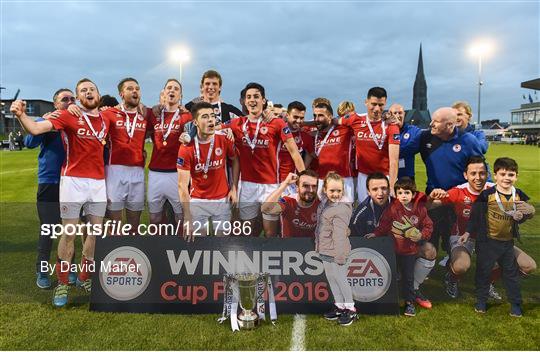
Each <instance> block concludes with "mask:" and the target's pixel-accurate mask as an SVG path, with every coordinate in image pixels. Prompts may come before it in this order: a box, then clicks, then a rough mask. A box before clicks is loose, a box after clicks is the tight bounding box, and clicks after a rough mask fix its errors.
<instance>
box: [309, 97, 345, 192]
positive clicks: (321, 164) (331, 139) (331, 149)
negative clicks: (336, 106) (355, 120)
mask: <svg viewBox="0 0 540 352" xmlns="http://www.w3.org/2000/svg"><path fill="white" fill-rule="evenodd" d="M312 107H313V120H314V123H315V125H316V126H317V130H316V132H315V136H314V140H313V139H312V142H311V143H309V146H307V147H308V148H307V149H308V150H307V151H308V154H307V155H306V163H305V164H306V167H309V165H311V163H312V162H313V161H314V160H315V159H316V160H317V161H318V165H317V168H316V169H315V171H316V172H317V173H318V174H319V178H320V179H321V180H322V179H324V178H325V177H326V174H328V172H330V171H335V172H336V173H338V174H339V175H340V176H341V177H343V180H344V197H343V201H346V202H352V201H353V200H354V181H353V177H352V170H351V164H350V162H349V160H351V150H352V140H351V139H352V137H353V133H352V130H351V129H350V128H348V127H346V126H340V125H337V126H336V125H335V124H333V123H332V115H333V114H334V110H333V109H332V104H331V103H330V100H328V99H326V98H317V99H315V100H313V104H312ZM321 189H322V182H319V192H321Z"/></svg>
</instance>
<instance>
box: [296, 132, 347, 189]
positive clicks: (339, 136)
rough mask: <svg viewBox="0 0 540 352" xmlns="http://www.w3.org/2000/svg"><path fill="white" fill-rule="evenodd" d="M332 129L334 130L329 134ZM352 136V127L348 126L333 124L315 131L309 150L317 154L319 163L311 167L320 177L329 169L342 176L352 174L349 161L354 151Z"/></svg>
mask: <svg viewBox="0 0 540 352" xmlns="http://www.w3.org/2000/svg"><path fill="white" fill-rule="evenodd" d="M330 130H332V131H331V132H330V133H329V134H328V132H329V131H330ZM352 137H353V133H352V131H351V129H350V128H349V127H346V126H334V125H331V126H330V127H329V128H328V129H327V130H326V131H317V132H315V136H314V137H313V139H312V140H313V143H312V145H311V146H309V148H311V149H310V150H308V152H309V153H311V154H315V156H316V157H317V159H318V165H313V166H311V165H310V167H312V168H313V169H314V170H315V171H317V173H318V174H319V178H320V179H324V178H325V177H326V174H328V172H329V171H335V172H337V173H338V174H339V175H340V176H341V177H351V176H352V170H351V164H350V162H349V160H351V153H352V143H351V138H352ZM325 138H326V140H325ZM306 149H307V148H306ZM317 154H318V155H317ZM315 166H317V167H316V168H315Z"/></svg>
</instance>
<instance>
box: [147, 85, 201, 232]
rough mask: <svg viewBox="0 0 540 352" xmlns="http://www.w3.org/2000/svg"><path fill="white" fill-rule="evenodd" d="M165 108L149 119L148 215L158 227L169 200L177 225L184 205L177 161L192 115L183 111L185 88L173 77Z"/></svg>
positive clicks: (167, 92)
mask: <svg viewBox="0 0 540 352" xmlns="http://www.w3.org/2000/svg"><path fill="white" fill-rule="evenodd" d="M161 99H162V102H163V103H164V104H163V106H162V109H160V111H159V112H158V113H157V114H155V115H154V113H153V114H151V115H150V116H149V120H148V132H149V134H150V135H151V138H152V142H153V145H154V147H153V149H152V156H151V158H150V164H149V165H148V168H149V169H150V170H149V171H148V212H149V213H150V223H152V224H158V223H160V222H161V221H162V219H163V206H164V204H165V201H167V200H168V201H169V203H170V204H171V206H172V208H173V211H174V217H175V222H176V223H177V224H179V223H180V221H181V217H182V204H181V203H180V198H179V195H178V172H177V170H176V158H177V156H178V149H179V148H180V141H179V138H180V135H181V133H182V131H183V130H184V125H185V124H186V123H187V122H189V121H191V114H190V113H188V112H182V111H181V109H180V108H181V106H180V100H181V99H182V85H181V84H180V82H179V81H178V80H177V79H174V78H170V79H168V80H167V82H166V83H165V86H164V88H163V96H162V98H161Z"/></svg>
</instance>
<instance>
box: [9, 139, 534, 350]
mask: <svg viewBox="0 0 540 352" xmlns="http://www.w3.org/2000/svg"><path fill="white" fill-rule="evenodd" d="M36 156H37V151H35V150H34V151H32V150H24V151H22V152H7V151H6V152H0V275H1V277H2V280H0V302H1V305H0V323H1V325H0V327H1V331H2V333H1V334H0V349H2V350H6V349H33V350H44V349H46V350H67V349H69V350H81V349H84V350H88V349H89V350H94V349H97V350H131V349H145V350H169V349H181V350H186V349H187V350H194V349H209V350H215V349H220V350H244V349H249V350H286V349H289V348H290V343H291V334H292V326H293V320H294V317H293V316H292V315H280V316H279V319H278V324H277V325H276V326H271V325H268V324H265V325H264V326H263V327H261V328H260V329H258V330H256V331H249V332H241V333H234V334H233V333H232V332H231V331H230V327H229V325H228V324H224V325H219V324H218V323H216V318H217V317H218V314H216V315H174V314H124V313H94V312H89V311H88V297H87V295H85V294H83V293H81V292H80V291H77V290H71V293H72V295H71V296H70V301H71V302H70V305H69V307H68V308H66V309H54V308H53V307H52V306H51V304H50V299H51V294H52V292H51V290H39V289H38V288H36V287H35V284H34V280H35V277H34V260H35V247H36V242H37V241H36V240H37V229H38V227H39V222H38V219H37V214H36V209H35V204H34V200H35V193H36V190H37V185H36V173H37V168H36V166H37V163H36ZM499 156H510V157H513V158H515V159H516V160H517V161H518V163H519V165H520V172H519V181H518V184H517V186H518V187H520V188H522V189H523V190H524V191H525V192H526V193H527V194H528V195H529V196H530V197H531V198H532V199H533V200H534V201H536V202H537V200H538V199H540V182H539V177H540V149H539V148H536V147H530V146H508V145H492V146H490V151H489V153H488V160H489V162H490V164H491V165H493V162H494V160H495V158H497V157H499ZM417 181H418V184H419V187H420V189H422V188H423V187H424V183H425V169H424V166H423V165H422V163H421V161H420V160H419V159H418V160H417ZM537 209H538V207H537ZM538 210H540V209H538ZM539 228H540V216H537V217H536V218H534V219H533V220H531V221H529V222H528V223H526V224H525V225H524V226H523V227H522V232H523V243H522V244H521V245H520V246H521V247H522V248H524V249H525V250H526V251H527V252H528V253H529V254H530V255H531V256H532V257H533V258H535V259H536V260H537V261H540V236H539ZM78 245H79V244H78ZM77 253H80V251H79V252H77ZM54 256H55V254H54V253H53V258H54ZM77 257H78V254H77ZM442 274H443V271H442V270H441V268H440V267H437V268H436V269H435V270H434V271H433V273H432V275H431V277H430V279H429V280H428V281H426V283H425V284H424V286H423V288H424V291H425V293H426V294H427V295H428V296H430V297H431V298H432V300H433V301H434V308H433V309H432V310H430V311H427V310H422V309H419V310H418V314H417V317H416V318H409V319H408V318H405V317H402V316H400V317H391V316H370V317H365V316H362V317H361V318H360V319H359V320H358V321H357V322H356V323H354V324H353V325H352V326H350V327H348V328H341V327H339V326H337V325H336V324H334V323H331V322H327V321H325V320H324V319H322V318H321V317H319V316H315V315H312V316H308V317H307V324H306V336H305V344H306V348H307V349H312V350H313V349H317V350H326V349H332V350H345V349H348V350H351V349H354V350H357V349H362V350H366V349H367V350H389V349H390V350H424V349H429V350H455V349H458V350H471V349H474V350H516V349H519V350H539V349H540V342H539V341H540V305H539V304H540V280H539V274H538V273H535V274H533V275H531V277H529V278H528V279H527V280H524V281H523V284H522V292H523V296H524V299H525V305H524V308H525V316H524V317H523V318H521V319H516V318H511V317H509V315H508V310H509V305H508V304H507V303H506V302H503V303H499V304H495V305H493V306H491V307H490V309H489V310H488V313H487V314H486V315H485V316H480V315H477V314H475V313H474V312H473V309H472V305H473V302H474V297H473V284H472V282H473V270H470V271H469V272H468V273H467V275H466V276H465V278H464V280H463V283H462V285H461V289H462V293H463V297H462V298H460V299H459V300H455V301H454V300H452V301H451V300H449V299H447V298H446V296H445V294H443V290H442V284H441V278H442ZM498 287H499V291H501V292H504V290H503V287H502V284H500V283H499V284H498ZM278 313H279V312H278Z"/></svg>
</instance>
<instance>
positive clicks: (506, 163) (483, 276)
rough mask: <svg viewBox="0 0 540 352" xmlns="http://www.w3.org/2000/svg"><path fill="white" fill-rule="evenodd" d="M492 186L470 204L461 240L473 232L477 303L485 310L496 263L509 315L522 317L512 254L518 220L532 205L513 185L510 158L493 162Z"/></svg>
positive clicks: (529, 212)
mask: <svg viewBox="0 0 540 352" xmlns="http://www.w3.org/2000/svg"><path fill="white" fill-rule="evenodd" d="M493 171H494V173H495V175H494V176H495V183H496V184H495V187H492V188H490V189H487V190H485V191H482V193H480V195H479V196H478V198H477V199H476V201H475V202H474V204H473V207H472V211H471V219H470V221H469V223H468V224H467V232H466V233H465V234H464V236H463V237H465V238H463V239H462V241H463V242H465V241H467V239H468V237H469V235H471V236H475V235H476V252H477V257H476V278H475V281H476V305H475V307H474V310H475V311H476V312H478V313H485V312H486V310H487V304H486V302H487V298H488V291H489V284H490V274H491V270H492V269H493V265H494V264H495V263H498V264H499V267H501V268H502V272H503V281H504V284H505V287H506V295H507V296H508V300H509V301H510V304H511V309H510V315H511V316H513V317H521V316H522V315H523V312H522V309H521V290H520V287H519V269H518V265H517V261H516V258H515V255H514V237H516V238H517V237H519V229H518V224H520V223H522V222H524V221H525V220H527V219H530V218H532V217H533V215H534V212H535V209H534V207H533V206H532V205H530V204H528V203H527V201H528V200H529V197H527V195H526V194H525V193H523V191H521V190H520V189H517V188H515V187H514V183H516V181H517V175H518V165H517V163H516V161H515V160H513V159H510V158H499V159H497V160H495V164H494V165H493Z"/></svg>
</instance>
